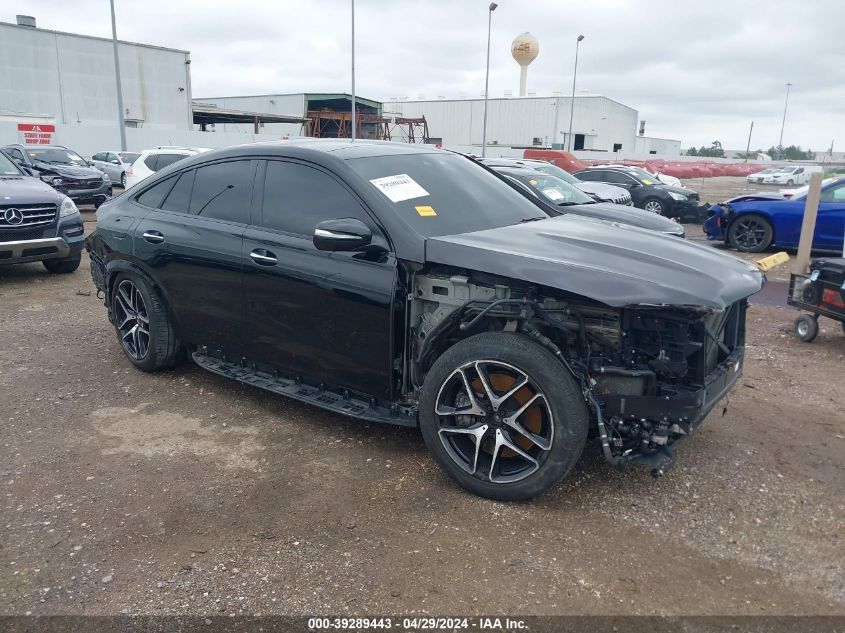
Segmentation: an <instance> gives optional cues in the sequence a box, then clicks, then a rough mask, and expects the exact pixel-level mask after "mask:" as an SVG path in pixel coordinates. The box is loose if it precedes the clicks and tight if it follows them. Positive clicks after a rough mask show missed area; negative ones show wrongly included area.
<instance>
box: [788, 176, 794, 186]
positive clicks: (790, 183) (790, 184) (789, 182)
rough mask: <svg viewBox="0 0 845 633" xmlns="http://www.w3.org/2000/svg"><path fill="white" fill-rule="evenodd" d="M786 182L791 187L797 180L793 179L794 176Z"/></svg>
mask: <svg viewBox="0 0 845 633" xmlns="http://www.w3.org/2000/svg"><path fill="white" fill-rule="evenodd" d="M786 184H787V186H789V187H791V186H792V185H794V184H795V181H794V180H792V178H790V179H789V180H787V181H786Z"/></svg>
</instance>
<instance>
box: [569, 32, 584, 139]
mask: <svg viewBox="0 0 845 633" xmlns="http://www.w3.org/2000/svg"><path fill="white" fill-rule="evenodd" d="M583 39H584V36H583V35H579V36H578V39H577V40H575V70H574V71H573V73H572V102H571V103H570V104H569V136H568V137H567V139H566V147H567V148H568V150H569V151H570V152H571V151H572V117H573V116H574V114H575V78H576V77H577V76H578V45H579V44H581V40H583Z"/></svg>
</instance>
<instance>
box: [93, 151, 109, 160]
mask: <svg viewBox="0 0 845 633" xmlns="http://www.w3.org/2000/svg"><path fill="white" fill-rule="evenodd" d="M91 160H106V156H105V152H97V153H96V154H94V155H93V156H92V157H91Z"/></svg>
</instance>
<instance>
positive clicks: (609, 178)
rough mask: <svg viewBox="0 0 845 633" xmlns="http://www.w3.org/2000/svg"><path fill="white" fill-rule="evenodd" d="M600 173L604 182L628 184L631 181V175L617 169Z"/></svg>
mask: <svg viewBox="0 0 845 633" xmlns="http://www.w3.org/2000/svg"><path fill="white" fill-rule="evenodd" d="M602 173H603V174H604V178H603V181H604V182H612V183H614V184H620V185H630V184H631V182H632V181H631V177H630V176H629V175H628V174H623V173H621V172H618V171H605V172H602Z"/></svg>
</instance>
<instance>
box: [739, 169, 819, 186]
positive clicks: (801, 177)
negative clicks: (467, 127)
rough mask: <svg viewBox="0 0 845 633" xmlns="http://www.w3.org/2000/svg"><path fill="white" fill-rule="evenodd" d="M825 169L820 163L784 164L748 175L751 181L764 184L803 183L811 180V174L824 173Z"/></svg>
mask: <svg viewBox="0 0 845 633" xmlns="http://www.w3.org/2000/svg"><path fill="white" fill-rule="evenodd" d="M823 172H824V169H823V168H822V167H821V166H819V165H784V166H781V167H769V168H768V169H764V170H763V171H760V172H757V173H755V174H750V175H748V176H746V178H745V180H746V182H749V183H757V184H764V185H786V186H788V187H792V186H793V185H803V184H806V183H807V182H809V181H810V175H811V174H816V173H823Z"/></svg>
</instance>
